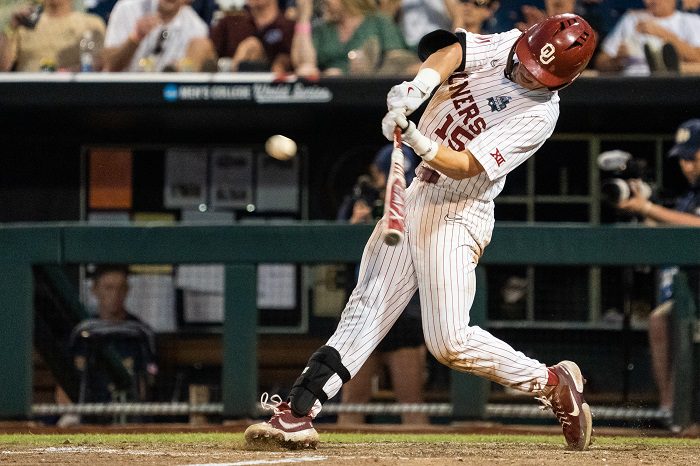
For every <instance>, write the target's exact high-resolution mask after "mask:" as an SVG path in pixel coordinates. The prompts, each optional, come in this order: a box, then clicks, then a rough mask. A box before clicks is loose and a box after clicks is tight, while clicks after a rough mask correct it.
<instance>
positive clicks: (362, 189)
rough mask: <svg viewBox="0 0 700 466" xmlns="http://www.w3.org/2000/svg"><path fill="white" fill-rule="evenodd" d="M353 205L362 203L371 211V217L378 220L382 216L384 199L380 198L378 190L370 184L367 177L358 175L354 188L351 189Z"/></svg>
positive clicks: (369, 179)
mask: <svg viewBox="0 0 700 466" xmlns="http://www.w3.org/2000/svg"><path fill="white" fill-rule="evenodd" d="M352 200H353V203H354V202H357V201H362V202H364V203H365V204H367V206H369V207H370V208H371V209H372V216H373V217H375V218H379V217H381V216H382V210H383V205H384V199H382V198H381V196H380V192H379V190H377V188H376V187H375V186H374V184H373V183H372V178H371V177H370V176H369V175H360V176H359V177H358V178H357V182H356V183H355V186H353V188H352Z"/></svg>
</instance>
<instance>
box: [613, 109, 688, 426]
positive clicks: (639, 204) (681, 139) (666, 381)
mask: <svg viewBox="0 0 700 466" xmlns="http://www.w3.org/2000/svg"><path fill="white" fill-rule="evenodd" d="M668 157H669V158H672V159H677V160H678V164H679V166H680V169H681V172H683V175H684V176H685V178H686V179H687V180H688V185H689V188H688V190H687V191H686V192H685V194H683V195H682V196H680V197H679V198H677V199H676V202H675V205H674V208H668V207H664V206H662V205H660V204H656V203H654V202H652V201H650V200H649V199H646V197H645V196H643V195H640V193H639V189H637V187H636V185H635V184H634V183H632V182H630V185H631V188H632V189H631V191H632V195H631V196H630V198H629V199H628V200H626V201H623V202H622V203H620V205H618V207H619V208H620V209H623V210H626V211H628V212H632V213H635V214H638V215H640V216H642V217H644V218H645V219H646V220H647V221H648V222H647V223H652V222H653V223H659V224H666V225H679V226H690V227H700V119H698V118H695V119H692V120H688V121H686V122H684V123H683V124H681V125H680V126H679V127H678V130H677V131H676V139H675V145H674V146H673V147H672V148H671V150H670V151H669V152H668ZM677 272H678V267H664V268H662V269H661V270H660V271H659V280H658V281H659V305H658V306H657V307H656V308H655V309H654V310H653V311H652V312H651V314H650V315H649V349H650V351H651V359H652V369H653V372H654V380H655V381H656V386H657V388H658V391H659V409H660V410H661V411H662V412H663V413H664V415H665V416H664V423H665V425H666V427H668V428H669V429H671V430H675V429H676V427H675V426H673V423H672V409H673V391H674V388H673V376H672V372H673V364H672V359H673V358H672V350H671V344H670V343H671V339H670V331H669V330H670V325H671V320H670V313H671V311H672V309H673V300H672V299H673V288H672V284H673V276H674V275H675V274H676V273H677Z"/></svg>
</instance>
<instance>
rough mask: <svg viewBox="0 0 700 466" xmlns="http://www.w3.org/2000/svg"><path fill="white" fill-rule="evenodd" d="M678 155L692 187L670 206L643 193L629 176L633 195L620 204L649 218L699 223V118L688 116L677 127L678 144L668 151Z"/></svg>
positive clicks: (673, 155)
mask: <svg viewBox="0 0 700 466" xmlns="http://www.w3.org/2000/svg"><path fill="white" fill-rule="evenodd" d="M668 156H669V157H670V158H677V159H678V164H679V165H680V169H681V171H682V172H683V175H684V176H685V178H686V179H687V180H688V184H689V185H690V188H689V189H688V191H687V192H686V194H685V195H684V196H682V197H680V198H678V199H677V201H676V204H675V208H674V209H669V208H667V207H664V206H662V205H659V204H655V203H653V202H652V201H651V200H649V199H648V198H647V197H646V196H643V195H641V193H640V191H641V190H640V188H639V186H640V185H639V182H638V181H637V180H630V181H629V184H630V188H631V195H630V197H629V199H627V200H622V201H620V203H619V204H618V205H617V207H618V208H620V209H623V210H626V211H629V212H632V213H635V214H638V215H640V216H642V217H644V218H645V219H647V220H652V221H655V222H658V223H664V224H669V225H685V226H695V227H698V226H700V119H693V120H688V121H686V122H685V123H683V124H682V125H681V126H679V127H678V131H677V132H676V144H675V145H674V146H673V147H672V148H671V150H670V151H669V153H668Z"/></svg>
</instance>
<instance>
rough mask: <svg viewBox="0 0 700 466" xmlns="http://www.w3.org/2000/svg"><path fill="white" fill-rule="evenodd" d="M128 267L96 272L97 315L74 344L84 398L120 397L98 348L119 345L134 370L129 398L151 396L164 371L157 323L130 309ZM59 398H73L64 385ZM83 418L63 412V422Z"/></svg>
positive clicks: (74, 334)
mask: <svg viewBox="0 0 700 466" xmlns="http://www.w3.org/2000/svg"><path fill="white" fill-rule="evenodd" d="M128 274H129V272H128V267H127V266H123V265H117V264H106V265H100V266H98V267H97V268H96V269H95V271H94V273H93V277H92V279H93V284H92V289H91V291H92V293H93V295H94V296H95V298H96V301H97V309H96V310H95V311H96V314H95V315H92V316H91V318H90V319H87V320H84V321H82V322H81V323H80V324H78V325H77V326H76V328H75V329H73V332H72V334H71V347H72V348H73V349H74V351H75V364H76V367H78V369H79V370H80V371H81V374H82V377H83V380H82V382H81V393H80V401H81V402H110V401H120V400H118V399H116V396H115V388H114V384H113V383H112V379H111V378H110V375H109V373H108V372H107V369H106V368H105V367H103V366H101V365H100V364H99V363H98V361H99V359H98V358H97V355H98V351H99V350H101V349H105V348H111V349H113V350H114V351H115V352H116V354H117V355H118V357H119V359H120V360H121V363H122V364H123V365H124V367H125V369H126V370H127V371H128V372H129V374H130V376H131V378H132V383H131V387H130V388H129V390H128V391H127V393H126V394H125V395H126V400H121V401H127V400H129V401H147V400H148V399H149V392H150V387H151V386H152V384H153V378H154V376H155V375H156V374H157V372H158V367H157V365H156V360H155V341H154V338H155V337H154V335H153V331H152V330H151V328H150V327H149V326H148V325H147V324H145V323H144V322H143V321H141V319H139V318H138V317H136V316H135V315H134V314H132V313H130V312H129V311H128V310H127V309H126V298H127V295H128V292H129V281H128V280H129V275H128ZM56 398H57V402H59V403H61V404H63V403H66V402H69V401H70V400H68V397H67V396H66V395H65V393H63V391H62V390H60V389H59V390H57V393H56ZM79 422H80V417H79V416H75V415H65V416H62V417H61V419H59V421H58V425H59V426H60V427H67V426H70V425H75V424H78V423H79Z"/></svg>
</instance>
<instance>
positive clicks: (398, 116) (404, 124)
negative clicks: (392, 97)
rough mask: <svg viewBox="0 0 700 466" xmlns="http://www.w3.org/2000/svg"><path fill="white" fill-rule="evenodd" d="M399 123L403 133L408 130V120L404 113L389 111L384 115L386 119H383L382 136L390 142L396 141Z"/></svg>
mask: <svg viewBox="0 0 700 466" xmlns="http://www.w3.org/2000/svg"><path fill="white" fill-rule="evenodd" d="M397 121H398V122H399V128H401V131H404V130H405V129H406V128H408V119H407V118H406V115H404V114H403V113H402V112H399V111H389V112H387V114H386V115H384V118H382V134H383V135H384V137H385V138H387V139H388V140H389V141H393V140H394V129H396V125H397Z"/></svg>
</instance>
